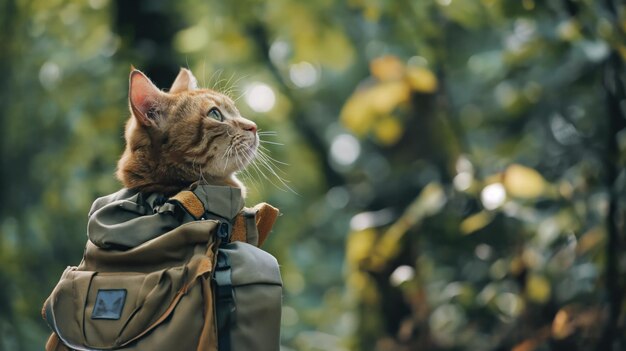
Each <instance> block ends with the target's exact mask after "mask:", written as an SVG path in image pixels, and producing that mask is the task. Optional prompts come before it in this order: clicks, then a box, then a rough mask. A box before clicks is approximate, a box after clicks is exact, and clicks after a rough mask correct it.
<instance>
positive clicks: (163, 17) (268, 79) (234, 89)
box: [0, 0, 626, 351]
mask: <svg viewBox="0 0 626 351" xmlns="http://www.w3.org/2000/svg"><path fill="white" fill-rule="evenodd" d="M0 26H1V28H2V30H0V38H1V40H0V43H2V50H1V51H0V154H1V157H0V162H1V167H0V186H1V189H2V191H3V194H4V198H5V200H4V201H3V202H2V205H0V286H1V288H0V349H2V350H39V349H41V347H42V344H43V342H44V340H45V338H46V336H47V334H48V330H47V327H46V326H45V323H44V322H43V321H42V320H41V319H40V317H39V313H40V312H39V311H40V306H41V304H42V302H43V300H44V299H45V297H46V296H47V295H48V294H49V292H50V290H51V289H52V287H53V286H54V284H55V283H56V281H57V279H58V277H59V276H60V273H61V272H62V270H63V268H64V267H65V266H66V265H73V264H77V263H78V262H79V260H80V257H81V254H82V248H83V245H84V242H85V239H86V237H85V227H86V213H87V210H88V208H89V206H90V203H91V202H92V201H93V200H94V199H95V198H96V197H97V196H101V195H104V194H107V193H111V192H113V191H115V190H116V189H117V188H118V187H119V184H118V183H117V181H116V180H115V179H114V177H113V172H114V168H115V163H116V159H117V157H119V154H120V152H121V150H122V147H123V139H122V131H123V123H124V121H125V120H126V119H127V118H128V115H129V113H128V111H127V106H126V96H127V82H126V77H127V76H126V75H127V74H128V70H129V66H130V64H131V63H132V64H134V65H135V66H137V67H138V68H140V69H142V70H143V71H145V72H146V73H147V74H148V75H149V76H150V77H151V78H152V79H153V80H154V81H155V82H156V83H157V85H158V86H160V87H168V86H169V85H170V84H171V81H172V80H173V78H174V77H175V74H176V72H177V71H178V68H179V67H180V66H187V67H189V68H191V69H192V70H193V71H194V72H195V74H196V76H197V77H198V79H199V81H200V84H201V85H204V86H207V87H214V88H216V89H222V90H227V91H229V92H230V93H232V95H233V96H234V97H235V98H238V105H239V107H240V109H241V111H242V113H243V114H244V115H246V116H248V117H250V118H252V119H254V120H255V121H257V123H258V124H259V127H260V129H261V130H262V131H268V132H270V131H271V132H274V133H271V134H267V135H265V136H264V137H263V139H264V140H265V141H266V143H264V144H263V145H264V147H266V148H267V149H269V150H270V151H271V154H272V157H273V158H274V159H275V160H277V161H274V162H275V166H276V167H275V172H276V174H273V173H272V172H271V171H269V170H268V169H264V168H263V166H262V165H259V169H257V168H251V169H250V170H248V171H247V172H246V174H244V175H243V177H244V179H245V181H246V182H247V184H248V185H249V187H250V190H251V193H252V194H251V198H250V199H248V201H249V203H255V202H258V201H268V202H270V203H273V204H275V205H277V206H278V207H280V208H281V210H282V212H283V214H284V215H283V216H282V217H281V218H280V220H279V222H278V224H277V226H276V228H275V231H274V233H273V236H272V237H271V238H270V241H269V242H268V244H267V245H266V249H267V250H268V251H270V252H272V253H273V254H275V255H276V256H277V257H278V259H279V261H280V262H281V265H282V274H283V279H284V282H285V299H284V310H283V321H282V323H283V328H282V337H283V341H284V342H283V344H284V350H311V351H312V350H381V351H383V350H514V351H532V350H537V351H539V350H623V349H625V348H626V340H624V339H625V335H626V330H625V325H624V323H625V320H626V311H625V309H626V307H625V306H624V296H626V295H625V294H624V288H625V286H624V284H625V279H624V278H625V274H626V272H625V268H624V262H625V260H626V257H625V256H624V249H625V246H624V245H625V239H626V238H625V234H624V233H625V230H624V223H625V221H626V218H625V217H624V215H625V203H624V199H625V198H626V197H625V196H624V195H625V192H626V174H624V159H625V155H626V153H625V149H626V134H624V133H625V131H624V127H626V120H625V119H624V116H625V114H626V106H625V101H626V95H625V89H624V79H625V78H626V77H625V71H624V60H625V59H626V40H624V39H625V36H624V32H625V30H626V7H624V5H623V4H622V3H621V2H618V1H612V0H605V1H593V0H558V1H557V0H547V1H535V0H521V1H499V0H463V1H461V0H436V1H434V0H414V1H409V0H400V1H385V0H348V1H337V0H322V1H315V2H313V1H311V2H303V1H295V0H272V1H268V2H265V1H258V0H244V1H237V2H225V1H217V0H213V1H206V2H196V1H190V0H182V1H178V2H167V1H164V0H157V1H146V0H144V1H122V0H118V1H113V0H88V1H70V0H53V1H42V0H31V1H16V0H0ZM239 98H240V99H239ZM280 144H282V145H280ZM278 162H284V163H286V165H283V164H282V163H278ZM290 188H291V189H293V191H291V190H289V189H290Z"/></svg>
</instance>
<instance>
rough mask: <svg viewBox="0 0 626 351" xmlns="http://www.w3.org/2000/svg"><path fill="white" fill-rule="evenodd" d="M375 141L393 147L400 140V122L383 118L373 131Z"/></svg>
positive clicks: (388, 117) (390, 118)
mask: <svg viewBox="0 0 626 351" xmlns="http://www.w3.org/2000/svg"><path fill="white" fill-rule="evenodd" d="M374 133H375V135H376V139H378V141H380V143H381V144H383V145H393V144H395V143H397V142H398V140H400V137H401V136H402V125H401V124H400V122H399V121H398V120H397V119H396V118H394V117H392V116H387V117H383V118H382V119H381V120H380V121H378V123H376V127H375V129H374Z"/></svg>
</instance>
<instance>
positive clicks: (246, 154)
mask: <svg viewBox="0 0 626 351" xmlns="http://www.w3.org/2000/svg"><path fill="white" fill-rule="evenodd" d="M128 102H129V107H130V113H131V116H130V118H129V119H128V122H127V123H126V130H125V139H126V148H125V150H124V152H123V154H122V157H121V158H120V160H119V162H118V166H117V172H116V175H117V178H118V179H119V180H120V181H121V182H122V184H123V185H124V187H126V188H128V189H134V190H138V191H141V192H158V193H162V194H164V195H172V194H175V193H177V192H179V191H181V190H183V189H185V188H187V187H189V186H190V185H191V184H192V183H194V182H196V181H198V180H205V181H207V182H208V183H209V184H212V185H226V186H232V187H236V188H240V189H241V193H242V197H244V198H245V196H246V192H247V191H246V187H245V186H244V184H243V183H242V182H241V181H240V180H239V179H238V178H237V176H236V173H237V172H239V171H241V170H243V169H244V168H245V167H246V166H247V165H248V164H250V163H251V162H252V161H253V160H254V158H255V157H256V155H257V150H258V148H259V136H258V133H257V125H256V124H255V123H254V122H252V121H250V120H248V119H246V118H244V117H242V116H241V113H240V112H239V110H237V107H236V106H235V103H234V101H233V100H232V99H231V98H229V97H228V96H226V95H224V94H221V93H219V92H217V91H214V90H211V89H202V88H198V84H197V79H196V78H195V77H194V75H193V73H192V72H191V71H190V70H188V69H185V68H182V69H181V70H180V72H179V73H178V76H177V77H176V79H175V80H174V83H173V84H172V87H171V88H170V89H169V91H167V92H164V91H161V90H159V89H158V88H157V87H156V86H155V85H154V84H153V83H152V82H151V81H150V79H148V77H147V76H146V75H145V74H143V73H142V72H141V71H139V70H137V69H135V68H134V67H131V72H130V77H129V93H128Z"/></svg>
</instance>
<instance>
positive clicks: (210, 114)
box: [207, 107, 224, 122]
mask: <svg viewBox="0 0 626 351" xmlns="http://www.w3.org/2000/svg"><path fill="white" fill-rule="evenodd" d="M207 116H208V117H211V118H213V119H214V120H216V121H220V122H224V116H222V113H221V112H220V110H219V109H218V108H217V107H213V108H212V109H210V110H209V112H208V113H207Z"/></svg>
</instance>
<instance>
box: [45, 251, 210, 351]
mask: <svg viewBox="0 0 626 351" xmlns="http://www.w3.org/2000/svg"><path fill="white" fill-rule="evenodd" d="M155 240H158V239H155ZM206 245H207V243H204V245H201V246H203V247H204V250H193V251H195V252H196V253H195V254H194V255H193V256H192V257H191V258H190V259H189V261H188V262H187V263H184V264H182V265H179V266H175V267H172V268H166V269H161V270H157V271H153V272H147V273H141V272H96V271H83V270H81V267H80V266H79V267H68V268H67V269H66V270H65V272H64V273H63V275H62V276H61V280H60V281H59V283H58V284H57V286H56V287H55V289H54V291H53V292H52V294H51V296H50V297H49V298H48V300H47V301H46V303H45V305H44V317H45V319H46V321H47V322H48V324H49V325H50V327H51V328H52V330H54V331H55V332H56V333H57V334H58V336H59V338H60V339H61V341H62V342H63V343H64V344H66V345H68V346H70V347H71V348H74V349H77V350H89V349H103V350H114V349H118V348H122V347H124V346H126V345H129V344H130V343H132V342H134V341H136V340H139V339H140V338H141V337H142V336H144V335H146V334H148V333H149V332H151V331H152V330H153V329H155V328H156V327H157V326H159V325H160V324H162V323H164V322H165V321H166V320H167V319H168V317H169V316H170V315H171V313H172V312H173V311H174V308H175V307H176V306H177V305H178V304H179V302H180V301H181V299H183V297H185V296H187V295H188V291H189V289H190V288H191V287H192V286H194V285H196V282H197V281H198V278H199V277H201V276H205V277H206V276H207V275H208V273H210V272H211V271H212V268H213V257H214V254H213V244H209V248H208V250H207V248H206V247H207V246H206ZM200 290H201V289H194V291H192V293H193V294H201V292H200ZM194 299H195V300H197V301H198V309H203V305H204V304H203V300H202V298H201V297H200V296H197V298H194ZM194 299H192V300H194ZM187 300H189V299H187ZM196 310H197V309H196ZM198 317H199V318H198V320H197V321H196V322H195V323H197V324H199V325H197V326H195V325H193V323H194V322H193V321H191V319H190V321H189V326H188V327H189V328H192V329H193V328H194V327H196V328H195V329H196V330H200V329H201V328H202V326H203V324H204V319H203V318H202V316H201V314H200V315H199V316H198Z"/></svg>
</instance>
